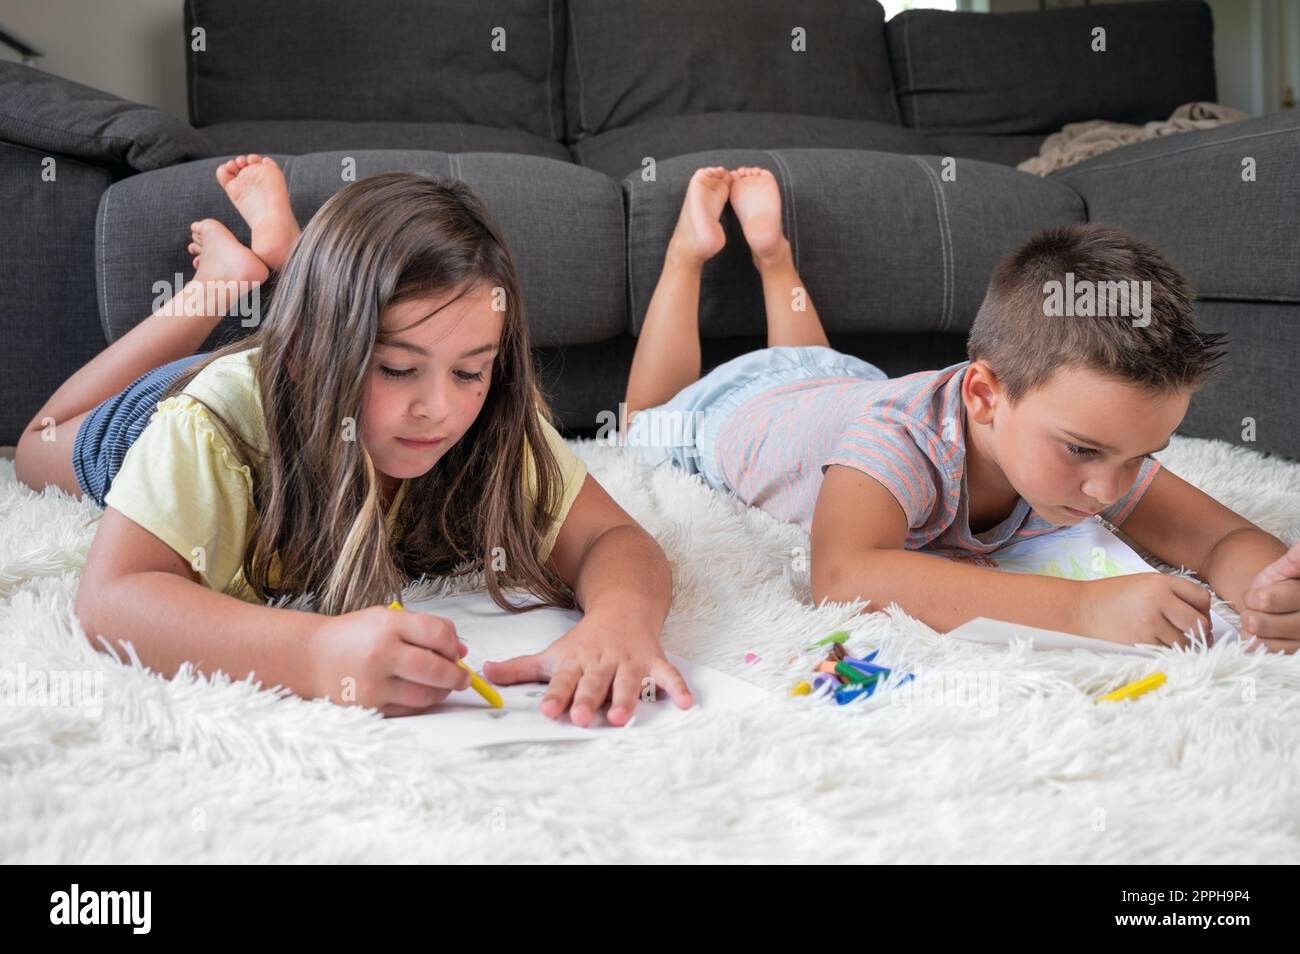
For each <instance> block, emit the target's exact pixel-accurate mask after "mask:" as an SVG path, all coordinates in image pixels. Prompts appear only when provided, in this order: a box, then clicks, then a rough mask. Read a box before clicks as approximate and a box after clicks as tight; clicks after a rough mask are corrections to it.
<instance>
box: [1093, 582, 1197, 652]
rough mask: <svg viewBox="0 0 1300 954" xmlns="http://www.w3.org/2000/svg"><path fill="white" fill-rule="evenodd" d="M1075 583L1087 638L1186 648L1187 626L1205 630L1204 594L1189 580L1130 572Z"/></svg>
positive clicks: (1129, 643) (1188, 641)
mask: <svg viewBox="0 0 1300 954" xmlns="http://www.w3.org/2000/svg"><path fill="white" fill-rule="evenodd" d="M1081 585H1082V586H1083V589H1082V591H1081V596H1080V601H1079V623H1080V626H1081V628H1082V629H1083V630H1084V631H1085V632H1086V633H1087V634H1088V635H1089V636H1093V637H1096V638H1097V639H1105V640H1108V641H1109V642H1112V643H1124V644H1126V645H1130V646H1131V645H1137V644H1140V643H1154V644H1156V645H1160V646H1188V645H1190V644H1191V641H1190V640H1189V639H1188V638H1187V636H1186V635H1184V634H1185V633H1186V632H1187V631H1188V630H1191V631H1193V632H1197V633H1204V634H1205V635H1206V636H1207V637H1208V636H1209V634H1210V628H1211V623H1210V592H1209V590H1207V589H1206V588H1205V587H1203V586H1201V585H1200V584H1199V583H1195V582H1193V581H1192V580H1186V579H1183V578H1182V577H1177V576H1169V575H1168V574H1165V573H1132V574H1129V575H1128V576H1112V577H1107V578H1106V579H1104V580H1086V581H1084V582H1083V583H1082V584H1081Z"/></svg>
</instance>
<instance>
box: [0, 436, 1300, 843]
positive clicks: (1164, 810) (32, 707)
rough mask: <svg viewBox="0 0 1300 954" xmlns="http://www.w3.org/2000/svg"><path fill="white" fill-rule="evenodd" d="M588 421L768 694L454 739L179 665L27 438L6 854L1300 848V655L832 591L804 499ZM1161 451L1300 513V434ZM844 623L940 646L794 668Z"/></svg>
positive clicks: (1269, 520)
mask: <svg viewBox="0 0 1300 954" xmlns="http://www.w3.org/2000/svg"><path fill="white" fill-rule="evenodd" d="M574 446H575V448H576V449H577V450H578V452H579V453H580V454H581V455H582V456H583V457H584V458H585V459H586V460H587V461H588V462H589V464H590V465H591V470H592V473H593V474H594V475H595V476H596V477H597V478H598V479H599V480H600V481H601V482H602V483H603V484H604V486H605V487H606V488H607V489H608V490H609V491H610V493H611V494H612V495H613V496H614V497H615V498H616V499H617V500H618V501H619V502H620V503H621V504H622V505H623V506H624V507H625V508H626V509H627V510H628V511H629V512H630V513H632V514H633V516H635V517H636V518H637V519H638V520H640V521H641V523H642V524H643V525H644V526H645V527H646V528H647V529H649V530H650V531H651V532H652V533H653V534H654V535H655V536H656V537H657V538H658V539H659V540H660V542H661V543H662V545H663V547H664V549H665V551H666V552H667V554H668V556H669V559H670V560H671V561H672V564H673V569H674V575H675V580H676V596H675V602H674V608H673V612H672V615H671V616H670V617H669V620H668V624H667V628H666V630H665V634H664V641H665V644H666V646H667V648H668V649H669V650H670V651H673V652H676V653H679V654H681V655H683V656H686V657H688V658H691V659H693V660H695V661H697V662H700V663H704V664H706V665H710V666H714V667H716V668H718V669H721V670H724V671H726V672H728V673H731V674H733V675H736V676H738V677H740V678H743V679H747V680H749V681H751V682H753V683H756V684H758V685H760V686H762V687H765V688H767V689H769V690H770V695H769V697H768V698H767V699H766V700H765V702H764V703H763V704H761V705H757V706H755V707H753V708H752V709H750V710H745V711H742V712H737V713H724V712H719V713H711V712H709V711H708V710H707V708H700V709H697V710H695V711H692V712H690V713H687V714H686V715H685V717H684V718H683V719H681V720H680V721H677V722H675V723H672V724H670V725H666V726H660V727H654V726H635V725H634V726H633V727H632V728H630V729H628V730H627V731H625V732H618V733H610V734H609V735H607V736H605V737H603V738H602V739H600V740H597V741H593V742H585V743H577V744H567V745H556V746H546V745H522V746H512V747H508V748H500V749H490V750H479V751H468V752H459V753H438V752H430V751H425V750H421V749H419V748H418V747H413V746H412V743H411V742H410V741H399V740H398V739H397V738H396V737H397V736H398V735H399V734H401V733H399V732H394V731H393V726H392V724H391V723H389V722H386V721H385V720H383V719H381V718H380V717H379V716H378V715H377V714H375V713H373V712H367V711H363V710H359V709H356V708H343V707H338V706H334V705H332V704H329V703H324V702H306V701H303V700H301V699H298V698H296V697H292V696H288V697H286V696H284V694H283V693H276V692H273V691H270V690H264V689H261V688H259V687H256V686H254V685H252V684H250V683H249V682H247V681H242V682H231V681H230V680H229V679H226V678H220V677H219V678H214V679H207V678H204V677H201V676H200V677H196V676H195V675H194V674H193V673H192V672H189V671H182V672H181V673H180V674H178V675H177V676H176V677H175V678H173V679H165V678H163V677H161V676H158V675H156V674H153V673H150V672H149V671H147V670H145V669H143V668H141V667H140V666H139V665H138V664H135V663H133V662H132V661H130V660H116V659H114V658H113V657H111V656H109V655H107V654H106V653H102V652H96V651H95V650H93V649H92V648H91V646H90V644H89V643H88V642H87V641H86V638H85V636H84V634H83V632H82V630H81V628H80V626H79V625H78V623H77V622H76V620H75V618H74V616H73V614H72V607H73V600H74V596H75V593H76V588H77V578H78V573H79V571H80V568H81V565H82V563H83V561H84V558H85V554H86V551H87V549H88V547H89V545H90V540H91V536H92V533H93V529H94V518H95V516H96V514H97V510H96V508H95V507H94V506H93V505H92V504H86V503H81V502H77V501H73V500H72V499H70V498H69V497H67V496H66V495H62V494H59V493H57V492H55V491H47V492H45V493H43V494H35V493H32V492H31V491H29V490H27V489H26V488H23V487H21V486H20V485H19V484H18V483H17V482H16V481H15V479H14V475H13V465H12V462H10V461H4V460H0V678H5V679H8V680H9V686H8V694H7V695H6V699H5V704H4V705H0V806H2V807H0V859H2V860H4V861H8V862H110V863H130V862H362V861H366V862H476V861H496V862H526V861H564V862H582V861H603V862H691V861H696V862H716V861H735V862H763V861H828V862H846V861H856V862H1134V863H1143V862H1173V863H1182V862H1200V863H1219V864H1223V863H1242V862H1288V861H1289V862H1295V861H1297V860H1300V784H1298V783H1300V752H1298V751H1297V750H1298V748H1300V745H1298V743H1300V701H1297V700H1298V699H1300V658H1297V657H1295V656H1280V655H1265V654H1256V655H1252V654H1247V653H1245V652H1244V651H1243V649H1242V647H1241V646H1240V645H1235V644H1227V645H1221V646H1217V647H1215V648H1213V649H1211V650H1209V651H1206V650H1204V649H1199V650H1194V651H1167V652H1165V653H1164V655H1163V657H1162V658H1160V659H1158V660H1150V659H1143V658H1138V657H1123V656H1113V655H1099V654H1092V653H1082V652H1078V653H1073V654H1067V653H1037V654H1035V653H1033V652H1032V651H1028V650H1025V649H1023V648H1020V647H1017V648H1009V649H1007V648H1004V649H997V648H990V647H986V646H981V645H975V644H967V643H962V642H960V641H955V640H948V639H946V638H945V637H943V636H940V635H938V634H936V633H935V632H934V631H932V630H930V629H929V628H928V627H926V626H925V625H923V624H921V623H919V622H917V621H916V620H913V619H911V618H909V617H907V616H906V615H904V614H902V613H900V612H898V611H897V610H893V611H891V612H890V613H888V614H884V613H867V614H865V615H859V614H858V611H859V610H860V609H861V606H860V605H844V604H840V605H829V604H828V605H826V606H823V607H821V608H813V607H812V606H810V605H809V603H808V581H807V573H806V570H805V569H804V567H805V565H806V561H805V560H804V559H803V557H804V554H805V552H806V547H807V538H806V536H805V535H804V534H803V533H802V532H801V531H800V530H799V529H798V528H797V527H794V526H790V525H784V524H780V523H778V522H776V521H774V520H772V519H771V518H769V517H767V516H766V515H765V514H763V513H760V512H758V511H750V510H746V509H745V508H744V507H742V506H741V505H740V504H739V503H738V502H737V501H735V500H733V499H729V498H726V497H724V496H721V495H718V494H715V493H713V492H712V491H710V490H709V489H708V488H706V487H705V486H704V485H703V484H700V483H697V482H695V481H694V480H693V479H692V478H689V477H687V476H686V475H684V474H682V473H680V472H674V471H670V470H661V471H657V472H650V471H647V470H645V469H644V468H643V467H642V466H641V465H639V464H637V463H636V462H634V461H632V460H631V459H628V458H625V457H623V456H622V454H621V453H620V452H619V451H618V450H617V449H615V448H611V447H604V446H597V445H595V444H593V443H591V442H575V443H574ZM1160 456H1161V459H1162V460H1163V461H1164V463H1165V464H1166V465H1168V466H1170V467H1171V468H1172V469H1173V470H1174V471H1175V472H1177V473H1179V474H1180V475H1182V476H1184V477H1186V478H1187V479H1189V480H1191V481H1193V482H1194V483H1196V484H1198V485H1199V486H1201V487H1202V488H1203V489H1205V490H1207V491H1208V492H1209V493H1211V494H1213V495H1215V496H1216V497H1218V498H1219V499H1221V500H1222V501H1224V502H1225V503H1226V504H1228V505H1229V506H1231V507H1233V508H1234V509H1236V510H1238V511H1239V512H1241V513H1243V514H1245V515H1246V516H1248V517H1250V518H1251V519H1253V520H1255V521H1256V522H1257V523H1259V524H1260V525H1261V526H1263V527H1264V528H1266V529H1268V530H1269V531H1271V532H1273V533H1275V534H1278V535H1279V536H1281V537H1282V538H1283V539H1284V540H1286V541H1287V542H1288V543H1290V542H1292V541H1294V540H1295V539H1296V538H1297V536H1298V535H1300V465H1296V464H1291V463H1288V462H1285V461H1279V460H1273V459H1267V458H1264V457H1261V456H1259V455H1257V454H1253V453H1251V452H1248V451H1244V450H1241V449H1236V448H1232V447H1230V446H1228V445H1226V444H1218V443H1211V442H1208V441H1199V440H1190V439H1176V440H1175V441H1174V443H1173V445H1172V446H1171V447H1170V448H1169V449H1168V450H1167V451H1165V452H1163V453H1162V454H1161V455H1160ZM838 628H846V629H848V630H850V631H851V633H852V634H853V635H852V638H851V640H850V643H849V648H850V650H851V651H852V652H853V653H854V654H855V655H857V654H860V653H865V652H867V651H869V648H872V647H875V648H879V650H880V656H879V658H878V660H877V661H878V662H882V663H884V664H886V665H891V666H896V667H905V668H911V669H912V670H913V671H915V672H916V673H917V676H918V678H917V680H916V681H915V682H914V683H913V684H911V686H912V689H913V691H912V694H911V696H910V697H909V698H904V697H903V696H902V695H901V694H896V695H891V693H889V692H881V693H879V694H877V696H876V697H874V698H872V699H870V700H868V701H867V702H866V703H864V704H853V705H849V706H843V707H840V706H836V705H834V703H833V702H830V703H827V702H826V701H823V702H822V703H821V704H818V703H817V702H816V701H813V700H810V699H807V698H802V699H799V698H791V697H790V696H789V695H788V688H789V687H790V686H791V685H793V684H794V683H795V682H796V681H797V679H798V677H799V675H800V674H801V673H803V672H807V671H808V670H809V668H810V667H811V665H812V664H813V663H814V662H815V661H816V659H817V658H818V657H819V655H820V654H818V653H803V654H802V655H801V656H799V657H798V658H797V659H796V661H795V663H794V664H792V663H791V661H790V659H791V656H793V655H796V654H799V653H800V651H801V650H803V649H804V647H806V646H808V645H809V644H810V643H812V642H813V641H814V640H816V639H818V638H820V637H822V636H825V635H826V634H828V633H830V632H831V631H832V630H835V629H838ZM611 638H617V634H611ZM748 653H752V654H754V655H756V656H757V657H758V658H757V659H756V660H752V661H750V662H746V654H748ZM1155 668H1160V669H1163V670H1164V671H1165V672H1166V673H1167V674H1168V677H1169V681H1168V683H1167V684H1166V685H1165V686H1164V687H1163V688H1161V689H1159V690H1158V691H1155V692H1152V693H1149V694H1147V695H1146V696H1143V697H1142V698H1141V699H1139V700H1137V701H1135V702H1130V703H1122V704H1110V703H1108V704H1103V705H1095V704H1094V703H1093V701H1092V699H1093V697H1094V696H1095V695H1097V694H1099V693H1101V692H1103V691H1106V690H1108V689H1112V688H1115V687H1117V686H1119V685H1121V684H1123V683H1126V682H1129V681H1132V680H1133V679H1136V678H1139V677H1140V676H1142V675H1144V674H1146V673H1147V672H1149V671H1151V670H1153V669H1155ZM60 674H63V677H64V678H68V677H69V675H70V674H71V675H77V676H81V677H82V678H83V679H84V683H83V685H82V687H81V688H82V689H83V691H84V695H83V696H82V698H81V700H80V701H81V705H80V706H70V705H66V704H63V705H56V704H52V703H54V702H56V701H60V702H66V701H67V700H66V699H59V700H54V699H50V698H47V699H45V700H44V703H42V702H41V700H40V699H39V698H38V697H36V696H35V695H34V690H33V695H32V696H30V697H28V698H26V699H20V698H19V696H18V687H19V685H20V684H21V685H26V686H28V687H29V689H31V687H34V686H36V685H37V684H41V683H42V682H43V681H47V680H49V679H50V678H52V677H57V676H59V675H60ZM96 687H98V689H96ZM97 692H98V695H96V693H97ZM96 699H97V700H98V702H97V704H96V703H95V700H96Z"/></svg>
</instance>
